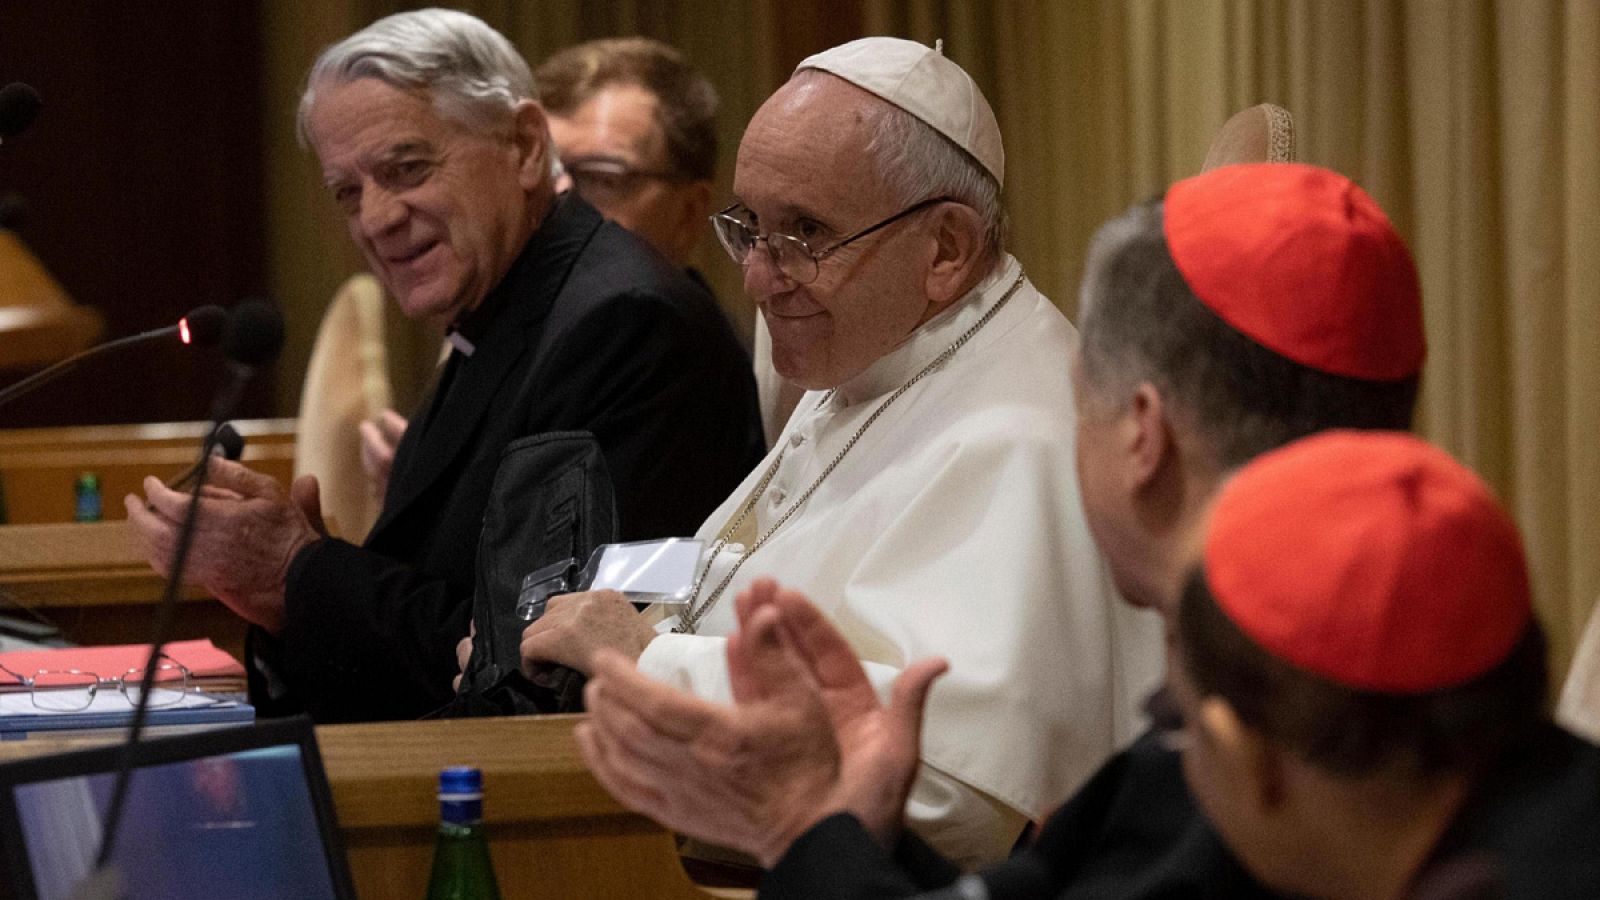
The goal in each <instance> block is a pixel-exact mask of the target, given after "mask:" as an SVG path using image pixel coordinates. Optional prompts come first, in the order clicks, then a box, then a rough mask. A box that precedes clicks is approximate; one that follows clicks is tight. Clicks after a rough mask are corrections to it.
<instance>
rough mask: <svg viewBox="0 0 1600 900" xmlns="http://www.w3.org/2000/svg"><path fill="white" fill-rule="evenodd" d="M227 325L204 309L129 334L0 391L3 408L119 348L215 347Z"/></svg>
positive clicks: (215, 310)
mask: <svg viewBox="0 0 1600 900" xmlns="http://www.w3.org/2000/svg"><path fill="white" fill-rule="evenodd" d="M243 306H244V304H240V307H241V308H243ZM274 315H276V313H274ZM227 321H228V314H227V313H226V312H224V311H223V309H222V307H220V306H201V307H197V308H195V309H192V310H190V311H189V314H188V315H186V316H184V317H183V318H181V319H179V320H178V324H176V325H168V326H167V327H165V328H154V329H151V330H150V331H143V332H140V333H139V334H130V335H128V336H127V337H121V338H117V339H116V340H114V341H107V342H105V343H104V344H98V345H96V346H93V347H90V348H89V349H87V350H84V351H82V352H81V353H75V354H73V355H71V356H69V357H67V358H66V359H63V360H62V361H61V362H58V363H56V364H55V365H53V366H50V367H49V368H47V369H44V370H43V371H39V372H35V373H34V374H32V375H30V376H28V377H27V378H24V379H22V380H21V381H19V382H17V383H16V384H13V385H11V386H10V387H8V388H6V389H5V390H0V406H5V405H6V404H7V403H10V402H11V401H13V400H16V399H17V398H19V397H22V396H24V395H26V394H31V393H33V392H34V391H35V390H37V389H39V388H41V387H44V386H45V385H46V384H49V383H50V382H52V381H55V380H56V379H57V378H60V377H61V376H63V375H65V374H67V373H68V372H71V371H72V370H73V369H76V368H77V367H78V366H79V364H81V363H83V362H84V361H85V360H88V359H93V358H94V357H96V356H99V355H101V354H102V353H109V352H110V351H112V350H116V349H117V348H119V347H127V346H130V345H132V344H142V343H144V342H146V341H158V340H161V339H163V338H169V337H173V336H176V337H177V338H178V340H179V341H180V342H182V343H183V344H186V345H188V346H191V347H213V346H216V344H217V341H218V340H220V339H221V338H222V336H223V335H222V332H223V329H224V325H225V324H226V323H227ZM278 332H279V334H280V335H281V334H282V333H283V323H282V321H281V320H280V321H279V323H278ZM280 343H281V338H280Z"/></svg>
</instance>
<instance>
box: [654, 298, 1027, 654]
mask: <svg viewBox="0 0 1600 900" xmlns="http://www.w3.org/2000/svg"><path fill="white" fill-rule="evenodd" d="M1024 277H1025V276H1024V274H1023V273H1022V272H1018V273H1017V280H1016V281H1013V282H1012V283H1011V287H1009V288H1007V289H1006V292H1005V293H1004V294H1002V295H1001V296H1000V299H999V300H996V301H995V303H994V305H993V306H991V307H989V310H988V311H987V312H985V313H984V314H983V316H982V317H981V318H979V319H978V321H976V322H974V323H972V327H971V328H968V329H967V330H966V332H964V333H963V334H962V335H961V336H960V337H958V338H956V339H955V341H954V342H953V343H951V345H950V346H949V347H946V348H945V350H944V352H943V353H940V354H939V355H938V356H935V357H934V358H933V360H932V361H931V362H929V363H928V364H927V365H925V366H923V367H922V369H921V371H919V372H917V374H915V375H913V376H911V378H910V379H909V380H907V381H906V383H905V384H902V385H900V386H899V387H898V388H896V389H895V391H894V393H892V394H890V395H889V396H888V397H885V398H884V400H883V402H882V403H880V404H879V405H878V408H877V409H875V410H873V411H872V415H870V416H867V420H866V421H865V422H862V423H861V427H859V428H857V429H856V433H855V434H853V435H851V436H850V439H849V440H848V441H845V443H844V446H843V447H840V448H839V452H838V453H836V454H834V457H833V460H832V461H831V462H829V463H828V465H827V467H826V468H824V469H823V470H822V472H821V473H820V474H818V475H817V477H816V479H815V480H814V481H812V482H811V484H810V486H809V487H807V488H806V489H805V492H804V493H802V494H801V495H800V496H799V497H798V498H796V499H795V501H794V502H793V503H791V504H789V508H788V509H786V510H784V513H783V515H782V516H780V517H779V518H778V521H776V522H774V523H772V527H771V528H768V529H767V530H766V533H765V534H762V535H761V536H760V537H758V538H756V540H755V543H753V544H751V545H750V549H748V550H746V551H745V552H744V555H743V556H740V557H739V558H738V559H737V560H735V561H734V563H733V565H732V566H730V567H729V568H728V573H727V574H726V575H724V576H722V580H721V581H719V582H717V586H716V587H715V588H714V589H712V591H711V594H710V595H709V596H707V597H706V599H705V600H704V601H703V602H701V604H700V605H699V606H695V605H694V601H693V600H692V599H691V600H690V601H689V608H688V609H686V610H685V611H684V612H681V613H679V614H678V624H677V625H675V626H673V628H672V633H673V634H694V633H695V628H696V627H697V626H698V625H699V624H700V620H701V619H702V618H704V617H705V615H706V613H708V612H710V611H711V608H712V607H713V606H715V605H716V604H717V601H718V600H721V599H722V594H723V592H724V591H726V590H727V589H728V585H729V584H731V583H732V582H733V576H735V575H737V574H738V572H739V569H740V567H742V566H743V565H744V564H745V561H746V560H748V559H749V558H750V557H752V556H754V555H755V552H756V551H757V550H760V549H761V548H762V547H763V546H765V545H766V543H767V540H768V539H769V538H771V537H772V536H773V535H774V534H776V533H777V532H778V529H780V528H782V527H783V526H784V524H785V523H787V522H788V521H789V519H790V518H792V517H793V516H794V514H795V512H796V511H797V510H799V509H800V507H802V506H804V505H805V503H806V501H807V500H809V499H811V495H812V494H814V493H816V490H817V488H819V487H821V486H822V482H823V481H825V480H827V477H828V476H829V475H831V474H833V470H834V469H836V468H838V467H839V463H841V462H843V461H844V457H845V454H847V453H849V452H850V449H851V448H852V447H854V446H855V445H856V442H857V441H859V440H861V436H862V435H863V434H866V432H867V429H868V428H870V427H872V423H873V422H876V421H878V417H879V416H881V415H883V412H884V410H886V409H888V408H889V407H890V405H892V404H893V403H894V402H895V401H896V400H898V399H900V396H901V395H902V394H904V393H905V392H906V391H909V390H911V386H912V385H914V384H916V383H917V382H919V381H921V380H922V379H923V378H926V377H927V376H928V375H930V374H932V373H933V372H935V371H937V370H938V369H940V368H942V367H943V366H944V364H945V363H947V362H949V361H950V357H952V356H954V355H955V353H956V351H957V350H960V349H961V347H962V346H963V345H964V344H966V343H967V341H970V340H972V336H973V335H975V334H977V333H978V330H979V329H981V328H982V327H983V326H985V325H987V324H989V320H990V319H993V318H994V316H995V313H998V312H999V311H1000V308H1001V307H1002V306H1005V305H1006V301H1008V300H1010V299H1011V295H1013V294H1015V293H1016V292H1017V289H1018V288H1020V287H1022V281H1023V278H1024ZM838 392H839V389H838V388H834V389H833V390H831V391H829V392H828V393H827V395H826V396H824V397H823V398H822V400H820V401H819V402H818V403H817V407H821V406H823V405H824V404H826V403H828V402H829V401H830V400H832V399H833V395H834V394H837V393H838ZM788 450H789V448H788V447H787V446H785V447H781V448H779V450H778V455H777V457H776V458H775V459H773V461H772V465H770V466H768V467H767V471H766V473H765V474H763V475H762V476H761V480H760V481H759V482H757V483H756V486H755V490H753V491H751V492H750V496H749V497H748V498H746V499H745V502H744V505H743V507H742V508H740V510H739V514H738V515H737V516H735V517H734V518H733V520H732V521H731V522H729V523H728V524H727V525H725V526H723V528H722V533H721V536H720V537H718V538H717V540H716V543H714V544H712V545H711V552H710V553H708V554H706V563H705V567H704V568H702V569H701V570H700V576H699V577H698V578H696V579H695V582H694V590H693V591H691V592H690V595H689V596H690V597H691V598H693V597H698V596H700V588H702V587H704V586H705V580H706V576H708V575H710V574H711V564H712V563H713V562H715V561H716V559H717V557H718V556H719V555H720V554H721V553H722V550H723V548H724V547H726V546H727V545H728V536H729V535H731V534H735V533H737V532H738V530H739V526H740V525H743V524H744V520H745V519H746V518H748V517H749V516H750V514H751V513H752V512H753V511H754V510H755V507H756V503H757V502H758V501H759V500H760V499H761V497H762V495H764V494H766V492H767V486H768V485H769V484H771V483H772V478H773V476H774V475H776V474H777V473H778V467H779V466H781V465H783V456H784V454H785V453H787V452H788Z"/></svg>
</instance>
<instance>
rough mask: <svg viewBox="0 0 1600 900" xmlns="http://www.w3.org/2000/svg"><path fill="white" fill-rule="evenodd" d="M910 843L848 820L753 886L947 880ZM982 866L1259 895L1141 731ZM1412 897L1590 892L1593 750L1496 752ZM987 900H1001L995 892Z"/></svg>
mask: <svg viewBox="0 0 1600 900" xmlns="http://www.w3.org/2000/svg"><path fill="white" fill-rule="evenodd" d="M930 854H931V851H929V850H928V849H927V848H926V846H925V845H922V844H921V843H920V842H919V841H916V839H915V838H909V837H908V838H906V839H904V840H902V842H901V845H900V847H898V848H897V849H896V852H895V854H894V856H893V857H891V856H890V855H889V854H888V853H886V852H885V851H884V850H883V849H882V848H881V847H879V846H878V844H877V843H876V841H874V840H873V838H872V837H871V836H870V835H869V834H868V833H867V832H866V831H865V829H863V828H862V827H861V825H860V824H859V823H857V822H856V821H855V820H854V819H853V818H850V817H848V816H834V817H832V818H830V819H827V820H824V821H823V822H821V823H819V824H818V825H817V826H816V827H814V828H813V829H812V830H811V831H809V832H807V833H806V834H805V835H804V836H802V837H801V839H800V840H798V841H796V842H795V844H794V846H793V847H791V848H790V850H789V852H788V853H787V854H786V855H785V856H784V858H783V859H782V860H781V861H779V863H778V865H776V866H774V867H773V869H772V871H771V872H769V873H767V877H766V879H765V880H764V881H763V882H762V886H761V897H762V898H763V900H783V898H795V900H799V898H807V900H887V898H903V897H911V896H915V895H916V894H917V893H918V892H919V891H923V890H928V889H930V888H933V887H942V886H945V885H948V884H950V883H951V882H953V881H954V880H955V877H956V875H955V872H954V870H953V868H951V867H950V865H949V864H948V863H947V862H944V861H943V860H941V859H939V858H938V857H937V856H930ZM1021 855H1022V857H1023V860H1022V861H1019V860H1016V859H1013V860H1008V861H1007V862H1004V863H1000V864H999V865H998V866H995V867H993V869H991V870H989V871H991V872H993V871H996V870H1005V869H1008V868H1016V867H1019V866H1022V865H1043V866H1044V868H1045V869H1046V871H1048V872H1049V873H1050V880H1051V881H1052V883H1053V884H1054V885H1056V890H1057V892H1058V893H1056V895H1055V896H1056V897H1058V898H1061V900H1069V898H1070V900H1157V898H1160V900H1179V898H1217V900H1222V898H1230V900H1232V898H1238V900H1254V898H1273V897H1277V896H1278V895H1276V894H1274V893H1273V892H1271V891H1268V890H1266V889H1265V888H1262V887H1261V886H1260V885H1258V884H1256V883H1255V881H1254V880H1253V879H1252V878H1251V877H1250V875H1249V874H1248V873H1247V872H1246V871H1245V870H1244V868H1243V866H1241V865H1240V864H1239V863H1238V862H1237V861H1235V860H1234V858H1233V857H1232V855H1231V854H1230V853H1229V852H1228V850H1227V848H1226V846H1225V845H1224V844H1223V843H1222V840H1221V838H1220V837H1219V836H1218V835H1217V833H1216V832H1215V831H1214V830H1213V829H1212V828H1211V826H1210V825H1209V823H1207V822H1206V820H1205V818H1204V816H1202V815H1201V814H1200V812H1199V810H1198V809H1197V808H1196V807H1195V805H1194V803H1193V801H1192V800H1191V799H1190V797H1189V794H1188V791H1187V788H1186V786H1185V784H1184V781H1183V771H1182V765H1181V757H1180V756H1179V755H1178V754H1177V753H1175V752H1172V751H1170V750H1166V749H1164V748H1163V747H1162V746H1161V745H1160V742H1159V739H1158V738H1157V737H1156V735H1154V734H1153V733H1151V734H1146V735H1145V736H1144V737H1142V738H1140V739H1139V740H1138V741H1137V742H1136V743H1135V744H1134V745H1133V746H1132V747H1130V748H1128V749H1127V750H1125V751H1123V752H1122V753H1119V754H1117V755H1116V756H1114V757H1112V758H1111V760H1110V761H1109V762H1107V763H1106V764H1105V766H1103V767H1102V768H1101V769H1100V770H1099V771H1098V772H1097V773H1096V774H1095V776H1094V777H1093V778H1092V779H1090V781H1089V782H1088V783H1087V784H1086V785H1084V787H1083V788H1082V789H1081V790H1079V791H1078V793H1077V794H1075V795H1074V796H1073V798H1072V799H1071V800H1070V801H1068V803H1067V804H1066V805H1065V806H1063V807H1062V808H1061V809H1060V810H1058V811H1057V812H1056V813H1055V814H1054V815H1053V816H1051V817H1050V820H1049V822H1048V823H1046V825H1045V827H1044V830H1043V831H1042V832H1041V833H1040V835H1039V840H1038V841H1037V842H1036V843H1035V844H1034V845H1033V846H1032V847H1029V848H1027V849H1026V850H1023V851H1022V852H1021ZM1415 887H1416V888H1417V894H1416V895H1415V897H1414V900H1489V898H1496V900H1580V898H1582V900H1595V898H1600V748H1597V747H1595V746H1594V745H1592V744H1588V743H1586V742H1584V741H1582V740H1581V739H1579V738H1576V737H1573V736H1572V735H1570V734H1567V733H1566V732H1563V731H1561V730H1560V729H1559V728H1557V727H1555V726H1553V725H1550V726H1545V727H1544V728H1542V729H1541V730H1540V731H1539V732H1538V733H1537V734H1534V735H1531V736H1530V738H1529V740H1528V741H1527V742H1526V743H1525V744H1524V745H1523V746H1521V747H1520V748H1518V749H1517V750H1516V751H1514V752H1513V753H1510V754H1507V755H1506V756H1505V757H1504V758H1502V759H1500V760H1498V761H1497V762H1496V764H1495V765H1494V766H1493V767H1492V768H1491V770H1490V772H1489V773H1488V775H1487V776H1486V777H1485V778H1484V779H1483V780H1482V781H1481V782H1480V784H1479V785H1478V787H1477V788H1476V789H1475V791H1474V792H1473V794H1472V796H1471V797H1470V799H1469V800H1468V801H1467V803H1466V804H1465V805H1464V806H1463V807H1462V809H1461V810H1460V811H1459V812H1458V813H1457V815H1456V817H1455V819H1454V821H1453V823H1452V825H1451V827H1450V828H1449V830H1447V832H1446V833H1445V836H1444V837H1443V838H1442V839H1441V841H1440V844H1439V847H1438V849H1437V851H1436V852H1435V854H1434V855H1433V857H1432V858H1431V859H1430V861H1429V863H1428V864H1427V865H1426V866H1425V867H1424V869H1423V871H1422V872H1421V873H1420V874H1419V876H1418V879H1417V883H1416V885H1415ZM994 900H1007V895H1006V894H1004V893H997V894H996V895H995V897H994Z"/></svg>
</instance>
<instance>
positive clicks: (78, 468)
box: [0, 419, 295, 552]
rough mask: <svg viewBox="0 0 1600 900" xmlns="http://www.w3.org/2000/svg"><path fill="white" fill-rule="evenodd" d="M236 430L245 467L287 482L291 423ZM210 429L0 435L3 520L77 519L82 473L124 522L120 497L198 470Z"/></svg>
mask: <svg viewBox="0 0 1600 900" xmlns="http://www.w3.org/2000/svg"><path fill="white" fill-rule="evenodd" d="M233 426H234V428H236V429H237V430H238V431H239V434H240V435H242V436H243V437H244V439H245V449H244V461H245V462H247V463H249V464H250V465H251V467H252V468H255V469H257V470H259V471H261V472H265V473H266V474H268V475H271V476H273V477H274V478H277V479H278V480H280V481H282V482H284V483H285V484H287V483H288V481H289V479H290V478H291V477H292V476H293V473H294V427H295V423H294V420H293V419H241V420H237V421H235V422H234V423H233ZM205 430H206V423H204V422H163V423H156V424H144V425H91V426H84V427H76V428H23V429H14V430H11V431H0V492H3V496H4V499H5V507H4V510H5V514H6V516H5V521H8V522H11V523H13V524H30V523H39V522H70V521H72V516H73V511H74V507H73V503H74V494H73V486H74V485H75V484H76V483H77V480H78V476H79V475H81V474H83V473H84V472H94V473H95V474H97V475H99V476H100V495H101V498H102V500H103V506H104V515H105V518H106V519H111V520H114V519H122V518H125V517H126V515H127V513H126V512H125V511H124V510H123V508H122V497H123V495H125V494H136V493H142V491H143V488H142V487H141V486H140V485H141V484H142V482H143V480H144V477H145V476H146V475H155V476H156V477H158V478H170V477H172V476H173V475H176V474H178V473H179V472H182V471H183V470H184V469H186V468H188V467H189V466H191V465H193V464H194V461H195V459H196V456H197V454H198V453H199V448H200V441H201V438H202V437H203V436H204V435H205ZM0 552H3V550H0Z"/></svg>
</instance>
